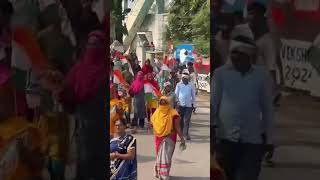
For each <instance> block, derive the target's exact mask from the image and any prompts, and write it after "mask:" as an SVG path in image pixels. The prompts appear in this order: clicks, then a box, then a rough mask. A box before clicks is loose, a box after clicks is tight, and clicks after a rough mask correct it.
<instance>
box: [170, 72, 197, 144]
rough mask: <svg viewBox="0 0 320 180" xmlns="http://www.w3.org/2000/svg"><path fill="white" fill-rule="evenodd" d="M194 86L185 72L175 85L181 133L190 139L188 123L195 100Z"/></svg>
mask: <svg viewBox="0 0 320 180" xmlns="http://www.w3.org/2000/svg"><path fill="white" fill-rule="evenodd" d="M195 92H196V91H195V87H194V85H193V84H192V83H189V75H188V74H187V73H183V74H182V81H181V82H179V83H178V84H177V86H176V90H175V94H176V97H177V101H178V106H179V107H178V111H179V114H180V116H181V121H180V122H181V128H182V129H183V134H184V136H185V137H186V138H187V140H190V139H191V138H190V136H189V125H190V119H191V115H192V110H193V105H194V103H195V100H196V93H195Z"/></svg>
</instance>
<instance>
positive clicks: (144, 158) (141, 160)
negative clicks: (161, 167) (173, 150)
mask: <svg viewBox="0 0 320 180" xmlns="http://www.w3.org/2000/svg"><path fill="white" fill-rule="evenodd" d="M137 159H138V163H145V162H151V161H155V160H156V158H155V157H153V156H141V155H138V156H137Z"/></svg>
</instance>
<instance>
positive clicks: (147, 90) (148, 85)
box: [144, 81, 162, 97]
mask: <svg viewBox="0 0 320 180" xmlns="http://www.w3.org/2000/svg"><path fill="white" fill-rule="evenodd" d="M144 92H145V93H153V95H155V96H158V97H161V96H162V94H161V92H160V91H159V90H158V89H157V88H156V87H155V86H154V85H153V84H152V83H150V82H146V81H145V82H144Z"/></svg>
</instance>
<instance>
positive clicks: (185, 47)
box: [175, 44, 194, 64]
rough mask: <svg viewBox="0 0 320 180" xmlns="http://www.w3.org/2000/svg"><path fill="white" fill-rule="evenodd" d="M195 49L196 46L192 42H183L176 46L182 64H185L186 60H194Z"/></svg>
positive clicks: (177, 57)
mask: <svg viewBox="0 0 320 180" xmlns="http://www.w3.org/2000/svg"><path fill="white" fill-rule="evenodd" d="M193 50H194V46H193V45H192V44H181V45H179V46H177V48H176V52H175V53H176V59H179V60H180V63H181V64H185V63H186V62H194V58H193V56H192V52H193Z"/></svg>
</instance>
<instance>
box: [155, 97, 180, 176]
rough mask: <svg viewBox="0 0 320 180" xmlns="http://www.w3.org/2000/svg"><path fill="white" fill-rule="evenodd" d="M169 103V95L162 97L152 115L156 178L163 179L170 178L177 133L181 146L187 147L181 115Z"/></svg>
mask: <svg viewBox="0 0 320 180" xmlns="http://www.w3.org/2000/svg"><path fill="white" fill-rule="evenodd" d="M169 103H170V102H169V100H168V98H167V97H165V96H163V97H161V98H160V101H159V107H158V109H157V110H156V111H155V112H154V114H153V116H152V117H151V123H152V126H153V130H154V135H155V147H156V155H157V158H156V164H155V168H154V173H155V177H156V178H160V179H162V180H167V179H169V178H170V176H169V174H170V169H171V162H172V156H173V152H174V149H175V145H176V141H177V135H179V137H180V139H181V146H183V147H185V140H184V137H183V134H182V131H181V128H180V116H179V114H178V112H177V111H176V110H175V109H173V108H172V107H170V104H169Z"/></svg>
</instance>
